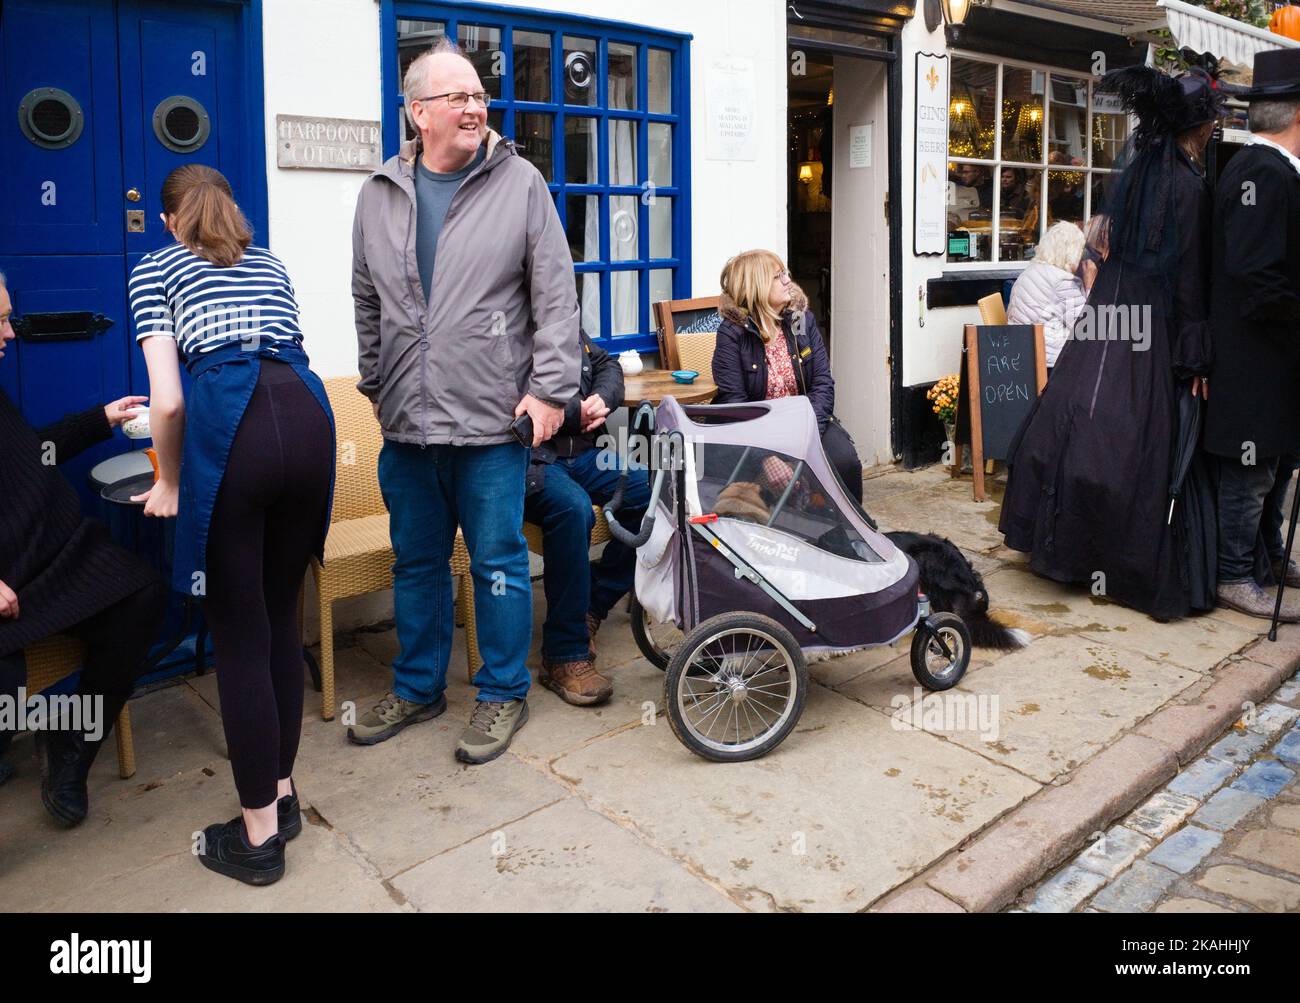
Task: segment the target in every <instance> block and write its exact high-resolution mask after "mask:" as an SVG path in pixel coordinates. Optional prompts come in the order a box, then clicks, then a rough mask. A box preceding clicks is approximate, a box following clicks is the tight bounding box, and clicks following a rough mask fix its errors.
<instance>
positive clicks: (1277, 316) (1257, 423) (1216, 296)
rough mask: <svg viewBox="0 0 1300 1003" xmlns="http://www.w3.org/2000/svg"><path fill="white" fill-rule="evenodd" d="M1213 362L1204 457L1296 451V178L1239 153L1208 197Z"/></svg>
mask: <svg viewBox="0 0 1300 1003" xmlns="http://www.w3.org/2000/svg"><path fill="white" fill-rule="evenodd" d="M1215 210H1216V211H1215V216H1216V223H1217V226H1216V233H1215V237H1214V265H1213V278H1212V281H1213V286H1212V301H1213V314H1212V316H1213V326H1214V343H1215V362H1214V372H1213V377H1212V379H1211V380H1210V403H1209V407H1208V410H1207V414H1206V427H1205V448H1206V450H1207V451H1209V452H1210V453H1213V454H1214V455H1216V456H1222V457H1231V458H1236V459H1240V458H1242V457H1243V455H1245V454H1246V453H1247V451H1248V448H1249V446H1251V445H1253V446H1254V450H1253V451H1254V454H1255V457H1256V458H1257V459H1259V460H1264V459H1272V458H1276V457H1278V456H1281V455H1282V454H1283V453H1289V452H1293V451H1295V450H1296V449H1297V448H1300V393H1298V392H1297V385H1296V383H1297V376H1298V375H1300V173H1298V172H1297V171H1296V169H1295V168H1294V167H1293V166H1292V165H1291V162H1290V161H1289V160H1287V159H1286V157H1285V156H1283V155H1282V154H1281V153H1279V152H1278V151H1277V150H1274V149H1271V148H1270V147H1266V146H1248V147H1246V148H1245V149H1244V150H1242V151H1241V152H1240V153H1238V154H1237V155H1236V156H1235V157H1233V158H1232V161H1231V162H1230V163H1229V164H1228V166H1227V168H1226V169H1225V170H1224V172H1223V176H1222V178H1221V180H1220V182H1219V188H1218V193H1217V195H1216V197H1215Z"/></svg>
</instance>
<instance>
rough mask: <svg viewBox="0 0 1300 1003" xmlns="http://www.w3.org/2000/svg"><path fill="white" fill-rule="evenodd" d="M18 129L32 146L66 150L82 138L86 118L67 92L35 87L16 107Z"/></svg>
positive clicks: (53, 88)
mask: <svg viewBox="0 0 1300 1003" xmlns="http://www.w3.org/2000/svg"><path fill="white" fill-rule="evenodd" d="M18 125H19V127H20V128H21V129H22V131H23V135H24V136H26V137H27V138H28V139H29V140H30V141H31V142H33V143H35V144H36V145H37V146H39V147H41V148H42V149H45V150H65V149H67V148H68V147H69V146H71V145H72V144H73V143H75V142H76V141H77V140H78V139H79V138H80V137H81V130H82V129H84V128H85V126H86V116H85V115H84V114H83V113H82V111H81V105H80V104H78V103H77V99H76V98H74V97H73V96H72V95H71V94H69V93H68V92H67V91H63V90H59V89H58V88H57V87H38V88H36V90H34V91H28V92H27V95H26V97H24V98H23V100H22V103H21V104H20V105H19V106H18Z"/></svg>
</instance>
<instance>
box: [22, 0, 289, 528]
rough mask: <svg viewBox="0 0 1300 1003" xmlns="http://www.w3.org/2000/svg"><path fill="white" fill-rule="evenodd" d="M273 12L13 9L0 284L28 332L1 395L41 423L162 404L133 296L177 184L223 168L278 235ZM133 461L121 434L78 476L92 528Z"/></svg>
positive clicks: (190, 2) (161, 5) (249, 8)
mask: <svg viewBox="0 0 1300 1003" xmlns="http://www.w3.org/2000/svg"><path fill="white" fill-rule="evenodd" d="M259 13H260V10H259V9H258V7H257V4H256V3H255V0H251V2H250V3H240V2H229V0H210V2H204V0H187V2H185V3H176V2H174V0H4V2H3V3H2V4H0V179H3V182H2V187H0V270H2V271H4V272H5V273H6V274H7V275H8V277H9V283H8V284H9V288H10V294H11V296H12V297H13V300H14V312H15V315H16V316H17V317H18V319H19V326H20V336H19V339H18V341H17V342H16V344H15V350H14V351H13V352H12V353H6V358H5V359H4V360H3V361H0V388H3V389H4V390H5V392H6V393H8V394H9V395H10V397H11V398H12V399H13V400H15V401H16V402H17V404H18V406H19V408H20V409H21V410H22V412H23V414H24V415H25V416H26V417H27V418H28V419H29V420H30V421H31V422H32V423H33V424H36V425H41V424H45V423H48V422H51V421H54V420H56V419H58V418H60V417H62V416H63V415H65V414H68V413H71V412H75V411H80V410H85V409H87V408H89V407H92V406H93V405H95V404H97V403H104V402H106V401H109V400H114V399H116V398H118V397H122V396H125V395H126V394H128V393H138V394H146V393H148V375H147V372H146V370H145V366H144V358H143V355H142V354H141V353H140V351H139V349H138V348H137V347H136V345H135V340H134V331H133V329H132V324H131V319H130V316H129V314H128V312H127V297H126V284H127V279H128V276H129V275H130V272H131V269H132V268H133V267H134V266H135V265H136V264H137V263H138V262H139V260H140V257H141V256H142V255H143V254H144V253H145V252H147V251H151V250H157V249H159V248H162V247H165V246H167V245H168V244H169V243H170V242H171V238H170V237H169V236H168V235H167V234H166V232H165V231H164V229H163V226H162V223H161V221H160V219H159V214H160V213H161V211H162V206H161V197H160V192H161V188H162V182H163V179H164V178H165V177H166V176H167V174H168V172H170V171H171V170H172V169H173V168H175V167H177V166H179V165H181V164H184V163H190V162H199V163H204V164H208V165H210V166H213V167H216V168H217V169H219V170H221V171H222V172H223V173H224V174H226V176H227V177H228V178H229V179H230V182H231V185H232V187H233V188H234V190H235V195H236V198H237V199H240V201H241V203H242V204H243V205H244V207H245V211H246V212H247V213H248V215H249V216H250V218H251V219H252V221H253V223H254V227H255V228H256V229H258V230H259V231H264V223H263V220H264V217H265V208H264V195H262V194H261V193H262V192H264V189H265V176H264V170H265V168H264V163H263V160H262V151H263V150H264V149H265V147H264V139H263V137H262V135H261V130H262V111H261V107H260V98H261V85H260V73H261V66H260V58H255V57H257V56H258V54H259V53H260V43H259V42H258V39H257V37H256V36H257V35H258V33H260V24H259V23H258V17H257V15H258V14H259ZM258 239H259V241H263V242H264V241H265V239H266V238H265V235H264V232H259V234H258ZM129 448H130V444H129V443H128V442H127V441H126V440H125V439H124V438H122V436H121V435H120V434H118V435H116V436H115V437H114V440H113V441H112V442H110V443H106V444H104V445H102V446H100V447H97V448H96V449H94V450H92V451H91V452H90V453H89V454H87V455H86V456H84V457H82V458H80V459H79V460H77V461H76V462H74V463H73V464H71V465H70V466H69V467H68V468H67V470H66V472H67V474H68V476H69V478H70V479H71V480H72V482H73V484H74V485H75V486H76V487H77V488H78V490H80V491H82V493H83V495H84V497H85V498H86V500H87V502H88V508H89V511H90V512H91V513H92V514H94V513H95V512H96V511H97V508H96V506H95V504H94V503H93V501H92V498H91V495H90V494H89V491H88V489H87V474H88V472H89V470H90V467H91V466H93V464H94V463H96V462H98V461H99V460H101V459H104V458H106V457H108V456H112V455H114V454H116V453H121V452H125V451H126V450H127V449H129Z"/></svg>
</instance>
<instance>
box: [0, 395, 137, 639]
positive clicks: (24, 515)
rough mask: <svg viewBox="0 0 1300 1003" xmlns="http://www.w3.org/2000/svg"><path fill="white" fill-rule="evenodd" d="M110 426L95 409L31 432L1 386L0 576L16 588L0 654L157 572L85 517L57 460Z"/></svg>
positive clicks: (1, 624)
mask: <svg viewBox="0 0 1300 1003" xmlns="http://www.w3.org/2000/svg"><path fill="white" fill-rule="evenodd" d="M110 435H112V429H111V428H110V426H109V424H108V419H107V418H105V416H104V409H103V408H102V407H98V408H94V409H92V410H90V411H86V412H85V413H83V414H76V415H70V416H69V417H67V418H64V419H63V420H62V421H60V422H58V423H56V424H54V425H52V426H50V427H49V428H46V429H43V430H41V431H40V432H37V431H35V430H34V429H33V428H32V427H31V426H30V425H28V424H27V422H26V421H24V420H23V417H22V415H21V414H19V413H18V409H17V408H16V407H14V405H13V403H12V402H11V401H10V400H9V398H8V397H7V396H5V394H4V393H3V392H0V498H2V499H3V512H4V514H3V517H0V581H3V582H4V583H5V584H6V585H8V586H9V587H10V588H11V589H13V590H14V592H16V593H17V594H18V605H19V609H20V613H19V616H18V618H17V619H13V620H10V619H0V657H2V656H4V655H11V654H13V653H14V652H16V651H21V650H22V649H23V648H26V647H28V646H29V645H31V644H33V643H34V642H36V641H39V640H41V639H43V638H46V637H49V636H50V635H52V634H57V633H60V632H62V631H65V630H67V629H68V628H69V627H72V626H74V625H75V624H78V623H80V622H81V621H83V620H86V619H88V618H89V617H91V616H94V615H95V614H96V613H99V612H101V611H103V610H105V609H108V608H109V607H110V606H113V605H115V604H116V603H118V602H120V601H121V600H123V599H125V598H127V597H128V596H131V595H133V594H135V593H136V592H139V591H140V590H141V589H143V588H145V587H147V586H148V585H150V584H152V583H153V582H155V581H157V577H158V576H157V575H156V574H155V573H154V572H153V570H152V569H150V567H149V566H148V565H147V564H145V563H144V562H143V561H142V560H140V559H139V558H137V557H135V556H134V555H132V554H129V553H127V552H126V551H125V550H122V549H121V548H120V547H117V546H114V545H113V544H112V543H111V542H110V541H109V538H108V533H107V531H106V530H105V529H104V527H103V526H102V525H100V524H99V523H97V522H94V521H93V520H89V519H86V518H85V517H84V516H83V515H82V513H81V501H80V499H79V498H78V497H77V493H76V492H75V491H74V490H73V489H72V485H71V484H69V483H68V481H67V479H66V478H65V477H64V476H63V475H62V474H61V473H60V472H59V471H58V469H57V465H58V464H61V463H64V462H66V461H67V460H70V459H72V458H73V457H75V456H76V455H78V454H79V453H82V452H84V451H85V450H87V449H89V448H90V447H91V446H93V445H95V444H96V443H99V442H103V441H104V440H106V439H107V438H108V437H109V436H110Z"/></svg>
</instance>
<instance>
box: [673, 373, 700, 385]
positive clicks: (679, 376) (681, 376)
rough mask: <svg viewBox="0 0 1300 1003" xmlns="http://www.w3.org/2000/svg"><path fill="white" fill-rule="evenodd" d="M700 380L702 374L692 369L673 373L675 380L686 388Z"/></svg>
mask: <svg viewBox="0 0 1300 1003" xmlns="http://www.w3.org/2000/svg"><path fill="white" fill-rule="evenodd" d="M699 378H700V374H699V373H697V372H695V371H694V370H691V369H680V370H678V371H677V372H675V373H673V379H674V380H676V381H677V382H678V383H681V384H684V385H685V386H690V385H691V384H692V383H694V382H695V381H696V380H698V379H699Z"/></svg>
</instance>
